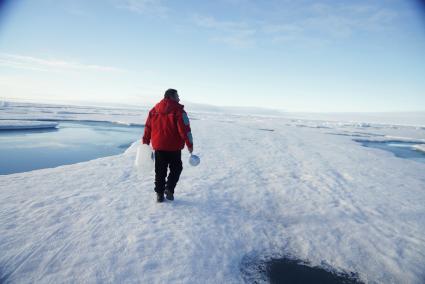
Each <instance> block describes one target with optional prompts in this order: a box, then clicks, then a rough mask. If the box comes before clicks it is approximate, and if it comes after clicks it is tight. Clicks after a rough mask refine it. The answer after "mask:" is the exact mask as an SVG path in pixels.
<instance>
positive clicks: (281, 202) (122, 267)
mask: <svg viewBox="0 0 425 284" xmlns="http://www.w3.org/2000/svg"><path fill="white" fill-rule="evenodd" d="M29 108H31V109H29ZM42 111H49V112H46V113H45V114H46V115H45V116H43V113H42ZM56 111H57V109H55V108H51V109H48V108H45V107H44V108H34V107H31V106H27V107H24V108H23V109H22V111H20V113H19V114H17V113H16V108H10V109H9V110H8V113H5V112H2V114H1V115H0V118H1V117H3V116H4V117H10V116H13V117H14V118H16V117H17V116H19V117H20V118H21V119H25V118H35V117H38V118H42V119H43V118H44V119H52V118H55V117H56V118H57V117H61V118H63V116H64V115H66V116H67V117H66V118H68V119H70V118H72V119H99V120H106V119H109V120H110V121H114V122H116V121H121V122H123V121H124V122H128V123H143V122H144V119H145V117H146V114H147V111H146V110H143V111H140V112H139V115H138V116H136V115H132V114H136V113H137V112H134V111H126V110H121V112H122V114H121V115H120V114H119V113H120V111H118V110H106V111H105V110H103V112H102V110H99V109H97V110H96V109H93V110H87V111H85V112H90V114H76V112H77V111H76V110H75V109H72V108H70V109H68V111H69V112H72V114H56ZM189 111H190V110H189ZM14 112H15V113H14ZM80 112H82V111H80ZM189 114H190V117H191V118H196V119H192V121H191V125H192V132H193V134H194V140H195V150H194V153H195V154H197V155H199V156H200V157H201V159H202V163H201V164H200V165H199V166H197V167H192V166H190V165H189V164H188V159H189V153H188V152H187V151H186V150H185V151H184V152H183V155H182V156H183V157H182V158H183V166H184V170H183V173H182V176H181V179H180V181H179V183H178V185H177V188H176V193H175V198H176V199H175V201H173V202H165V203H163V204H157V203H156V202H155V198H154V197H155V196H154V192H153V177H154V176H153V173H151V174H150V175H149V176H146V177H142V178H141V177H139V176H138V175H137V173H136V171H135V169H134V167H133V163H134V158H135V155H136V148H137V143H139V142H137V141H135V143H134V144H133V145H132V146H131V147H130V148H129V149H127V151H126V152H125V153H124V154H122V155H117V156H111V157H105V158H101V159H96V160H92V161H89V162H83V163H78V164H74V165H67V166H61V167H57V168H53V169H43V170H37V171H32V172H26V173H19V174H12V175H3V176H0V208H1V209H0V251H1V252H2V253H1V254H0V282H3V281H6V282H12V283H30V282H43V283H56V282H61V283H62V282H84V283H92V282H113V283H134V282H139V283H168V282H178V283H199V282H205V283H240V282H243V279H244V277H243V275H242V273H241V271H243V270H244V269H243V267H242V266H241V265H243V264H244V263H246V261H247V259H249V260H253V261H255V260H256V259H258V260H261V259H267V258H269V257H279V256H282V257H283V256H285V255H291V256H293V257H296V258H298V259H300V260H304V261H308V262H310V263H311V264H312V265H320V266H325V267H333V268H334V269H336V270H338V271H348V272H356V273H358V275H359V277H360V279H361V280H362V281H365V282H367V283H423V280H424V279H425V272H424V269H423V268H424V267H423V263H424V262H425V238H424V236H425V205H424V204H425V190H424V189H425V175H424V172H425V164H423V163H418V162H415V161H411V160H407V159H401V158H397V157H395V156H393V155H392V154H391V153H387V152H385V151H379V150H376V149H373V148H367V147H362V146H361V145H359V143H357V142H355V141H353V139H356V138H358V137H359V136H361V137H362V138H366V139H375V138H382V137H384V138H386V137H404V138H408V139H411V140H415V139H416V140H420V141H422V140H423V139H424V138H425V137H424V134H425V132H424V130H423V129H421V128H417V127H413V126H411V127H410V126H398V127H396V128H394V127H392V126H391V125H389V126H388V125H374V124H369V125H367V126H366V125H354V124H352V125H347V124H345V123H340V124H338V123H334V122H330V121H329V122H326V123H325V122H324V121H316V122H315V121H313V120H305V121H304V120H298V119H295V120H294V119H290V118H284V117H262V116H244V115H230V114H221V115H220V114H211V113H209V114H203V113H200V112H199V113H195V114H193V113H189ZM303 126H308V127H303ZM321 126H326V127H321ZM261 129H267V130H273V131H263V130H261Z"/></svg>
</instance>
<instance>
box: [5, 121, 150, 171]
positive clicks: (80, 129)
mask: <svg viewBox="0 0 425 284" xmlns="http://www.w3.org/2000/svg"><path fill="white" fill-rule="evenodd" d="M58 122H59V125H58V127H57V128H52V129H40V130H1V131H0V175H5V174H12V173H20V172H26V171H31V170H36V169H43V168H52V167H57V166H61V165H67V164H74V163H78V162H83V161H88V160H92V159H96V158H100V157H105V156H111V155H116V154H120V153H123V152H124V151H125V150H126V149H127V148H128V147H129V146H130V145H131V143H133V142H134V141H136V140H138V139H140V138H141V136H142V135H143V127H142V126H126V125H119V124H115V123H109V122H74V121H71V122H70V121H58Z"/></svg>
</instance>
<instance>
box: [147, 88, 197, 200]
mask: <svg viewBox="0 0 425 284" xmlns="http://www.w3.org/2000/svg"><path fill="white" fill-rule="evenodd" d="M179 101H180V99H179V95H178V93H177V91H176V90H175V89H168V90H167V91H166V92H165V94H164V99H163V100H161V101H160V102H159V103H157V104H156V105H155V107H154V108H153V109H151V111H150V112H149V115H148V118H147V119H146V124H145V132H144V134H143V141H142V142H143V144H147V145H149V143H150V142H151V140H152V147H153V149H154V150H155V192H156V195H157V201H158V202H163V201H164V192H165V195H166V197H167V199H168V200H174V188H175V187H176V184H177V182H178V181H179V177H180V174H181V172H182V170H183V166H182V160H181V150H182V149H183V148H184V145H185V144H186V146H187V149H188V150H189V152H190V153H192V151H193V139H192V133H191V130H190V123H189V118H188V116H187V113H186V112H185V111H184V109H183V107H184V106H183V105H181V104H179ZM168 167H170V173H169V174H168V177H167V168H168ZM166 177H167V181H165V178H166Z"/></svg>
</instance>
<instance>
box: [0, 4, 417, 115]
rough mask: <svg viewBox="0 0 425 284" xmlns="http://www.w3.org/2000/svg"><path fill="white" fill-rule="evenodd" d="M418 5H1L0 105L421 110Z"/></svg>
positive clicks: (366, 110)
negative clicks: (174, 103) (171, 91)
mask: <svg viewBox="0 0 425 284" xmlns="http://www.w3.org/2000/svg"><path fill="white" fill-rule="evenodd" d="M424 8H425V6H422V5H421V1H413V0H379V1H377V0H368V1H363V0H357V1H352V0H339V1H335V0H333V1H327V0H322V1H307V0H297V1H295V0H293V1H288V0H280V1H277V0H264V1H256V0H215V1H196V0H187V1H166V0H91V1H86V0H12V1H4V0H3V1H2V0H0V100H7V99H29V100H32V101H38V102H48V101H80V102H81V101H86V102H98V103H103V104H105V103H121V104H130V105H140V104H152V103H155V102H157V101H159V100H160V99H161V98H162V97H163V94H164V91H165V90H166V89H168V88H175V89H177V90H178V92H179V94H180V99H181V102H182V103H183V104H184V103H185V102H187V103H189V102H190V103H201V104H212V105H218V106H250V107H265V108H273V109H282V110H287V111H307V112H309V111H312V112H374V111H376V112H382V111H424V110H425V52H424V51H425V9H424Z"/></svg>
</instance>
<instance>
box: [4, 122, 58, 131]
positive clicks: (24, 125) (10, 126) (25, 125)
mask: <svg viewBox="0 0 425 284" xmlns="http://www.w3.org/2000/svg"><path fill="white" fill-rule="evenodd" d="M57 126H58V123H57V122H46V121H32V120H0V130H23V129H46V128H56V127H57Z"/></svg>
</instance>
